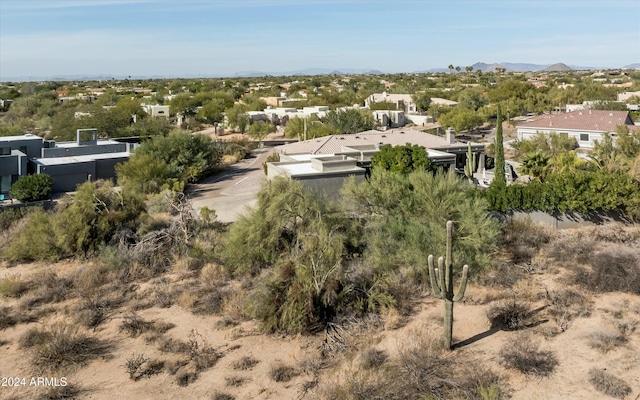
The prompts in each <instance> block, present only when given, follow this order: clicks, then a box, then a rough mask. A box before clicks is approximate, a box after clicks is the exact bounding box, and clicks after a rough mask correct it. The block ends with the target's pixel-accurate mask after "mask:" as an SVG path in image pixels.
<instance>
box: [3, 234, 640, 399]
mask: <svg viewBox="0 0 640 400" xmlns="http://www.w3.org/2000/svg"><path fill="white" fill-rule="evenodd" d="M639 239H640V229H638V228H637V227H635V226H632V227H622V226H617V225H615V226H599V227H590V228H584V229H579V230H571V231H550V230H548V229H546V228H543V227H541V226H536V225H534V224H531V223H529V222H518V223H512V224H510V225H509V226H508V227H507V228H505V230H504V232H503V246H502V248H501V250H500V251H499V252H497V253H496V254H494V255H493V257H494V260H495V261H494V263H493V264H494V267H493V268H491V269H489V270H487V271H481V272H476V273H473V275H472V279H471V280H470V282H469V284H468V287H467V292H466V295H465V298H464V300H463V301H461V302H459V303H456V305H455V308H454V312H455V314H454V319H455V321H454V341H455V343H456V345H455V349H454V350H452V351H447V350H444V349H443V348H442V315H443V307H442V301H441V300H438V299H436V298H434V297H433V296H432V294H431V293H430V292H431V289H430V288H429V287H426V286H425V287H422V288H416V290H421V291H420V292H418V293H416V294H415V296H414V297H415V301H414V305H413V307H412V309H411V311H410V312H408V313H406V315H401V314H400V313H398V311H396V310H395V309H385V310H383V311H382V312H380V313H379V314H371V315H368V316H367V317H365V318H362V319H349V320H344V321H336V322H335V323H331V324H330V325H328V326H327V327H326V328H325V329H324V330H323V331H321V332H318V333H316V334H307V335H284V334H266V333H264V332H263V331H262V330H261V329H260V324H259V323H258V322H257V321H255V320H250V319H247V318H245V317H243V311H242V306H241V303H242V299H243V298H244V296H246V290H247V287H248V285H249V283H248V282H246V281H242V280H238V279H233V278H231V276H230V275H229V274H228V273H227V272H226V270H225V269H224V268H222V267H221V266H219V265H216V264H215V263H207V264H203V263H198V262H195V261H194V260H189V259H188V258H187V259H180V260H177V261H176V262H175V263H174V264H173V265H172V266H171V268H170V269H169V270H167V271H166V272H163V273H158V274H157V275H155V276H144V275H141V274H138V277H137V278H131V277H132V276H135V275H136V272H135V271H134V270H133V269H131V270H128V271H127V272H126V273H127V274H130V275H129V277H128V278H127V277H125V272H124V269H118V268H115V267H114V264H110V263H109V261H108V260H106V259H103V260H95V261H90V262H86V263H83V262H79V261H63V262H57V263H54V264H50V263H43V262H39V263H31V264H18V265H12V264H4V265H3V267H2V269H0V291H1V294H2V296H3V297H2V307H1V308H0V311H1V312H2V319H1V321H2V325H1V326H0V328H1V329H2V330H1V331H0V345H1V349H2V360H3V361H2V366H1V367H0V369H1V374H2V376H3V379H4V377H7V378H26V384H19V383H18V386H15V387H7V386H4V385H5V384H8V383H10V382H11V381H7V382H4V381H3V387H2V388H1V389H0V390H1V396H0V397H2V398H4V399H34V398H37V399H63V398H81V399H112V398H139V399H171V398H176V397H184V398H190V399H217V400H221V399H300V398H312V399H341V398H344V399H377V398H379V399H383V398H384V399H387V398H398V399H400V398H404V399H408V398H443V399H445V398H483V399H497V398H513V399H541V398H546V399H568V398H571V399H594V398H624V399H637V398H638V396H640V367H638V365H640V352H639V351H638V346H639V345H640V330H638V329H637V328H638V324H639V322H640V317H639V313H640V297H639V296H638V293H639V292H638V291H639V290H640V270H639V269H638V265H639V264H640V263H639V261H640V246H639V244H640V243H639V242H638V240H639ZM31 377H47V378H57V379H58V382H59V383H60V382H62V379H63V378H64V382H65V383H66V385H64V386H62V385H60V386H59V387H50V386H49V387H46V388H43V387H37V386H33V385H30V379H31ZM420 393H422V394H424V393H430V395H429V396H431V397H420V396H422V395H420Z"/></svg>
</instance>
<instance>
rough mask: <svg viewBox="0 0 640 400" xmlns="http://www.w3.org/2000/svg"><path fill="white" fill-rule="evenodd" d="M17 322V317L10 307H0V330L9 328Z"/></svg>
mask: <svg viewBox="0 0 640 400" xmlns="http://www.w3.org/2000/svg"><path fill="white" fill-rule="evenodd" d="M17 323H18V318H16V315H15V314H14V313H13V309H12V308H10V307H0V330H3V329H6V328H9V327H11V326H14V325H15V324H17Z"/></svg>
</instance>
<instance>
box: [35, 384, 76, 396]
mask: <svg viewBox="0 0 640 400" xmlns="http://www.w3.org/2000/svg"><path fill="white" fill-rule="evenodd" d="M81 392H82V390H80V388H78V386H76V385H73V384H70V383H67V385H66V386H56V387H52V388H49V389H47V390H46V391H45V392H44V393H42V394H40V395H39V396H38V397H36V400H71V399H77V398H78V396H79V395H80V394H81Z"/></svg>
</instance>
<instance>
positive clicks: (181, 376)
mask: <svg viewBox="0 0 640 400" xmlns="http://www.w3.org/2000/svg"><path fill="white" fill-rule="evenodd" d="M197 379H198V373H197V372H195V371H180V372H178V373H177V374H176V383H177V384H178V386H183V387H184V386H189V384H191V383H193V382H195V381H196V380H197Z"/></svg>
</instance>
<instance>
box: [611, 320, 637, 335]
mask: <svg viewBox="0 0 640 400" xmlns="http://www.w3.org/2000/svg"><path fill="white" fill-rule="evenodd" d="M638 323H639V321H638V320H637V319H634V318H625V319H621V320H616V321H614V325H615V326H616V328H617V329H618V331H619V332H620V334H621V335H623V336H626V335H629V334H631V333H634V332H635V331H636V328H637V327H638Z"/></svg>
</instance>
